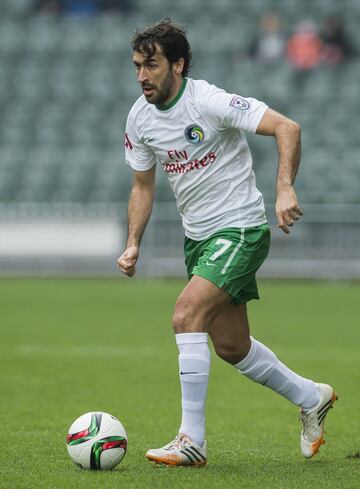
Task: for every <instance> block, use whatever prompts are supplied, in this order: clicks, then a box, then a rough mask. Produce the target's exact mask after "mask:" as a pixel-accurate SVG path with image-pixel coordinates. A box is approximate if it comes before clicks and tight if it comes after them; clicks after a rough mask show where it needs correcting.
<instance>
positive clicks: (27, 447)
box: [0, 279, 360, 489]
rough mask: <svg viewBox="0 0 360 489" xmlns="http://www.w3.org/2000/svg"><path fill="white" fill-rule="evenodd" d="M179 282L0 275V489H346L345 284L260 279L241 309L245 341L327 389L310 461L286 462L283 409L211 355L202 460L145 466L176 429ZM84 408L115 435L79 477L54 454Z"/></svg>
mask: <svg viewBox="0 0 360 489" xmlns="http://www.w3.org/2000/svg"><path fill="white" fill-rule="evenodd" d="M183 284H184V282H182V281H175V280H173V281H150V280H149V281H141V280H138V279H133V280H131V281H130V280H95V279H94V280H67V279H66V280H65V279H63V280H49V279H43V280H41V279H39V280H30V279H29V280H25V279H24V280H21V279H9V280H6V279H3V280H0V322H1V344H0V352H1V371H0V392H1V404H0V419H1V440H2V449H1V452H0V488H1V489H16V488H26V489H32V488H36V489H42V488H44V489H56V488H59V489H63V488H66V489H71V488H77V489H79V488H80V489H81V488H86V489H92V488H99V487H101V488H104V489H106V488H111V489H113V487H126V488H129V489H131V488H136V489H143V488H144V489H145V488H150V487H154V488H156V489H157V488H170V487H171V488H193V487H196V488H197V489H201V488H205V487H206V488H207V487H212V488H224V487H226V488H238V487H246V488H247V489H252V488H267V489H272V488H274V489H275V488H276V489H281V488H284V489H285V488H286V489H291V488H307V487H316V488H317V489H322V488H330V487H331V488H332V489H334V488H347V489H351V488H358V487H359V480H360V478H359V477H360V458H359V457H358V456H356V455H359V450H360V437H359V412H360V399H359V385H360V384H359V381H360V369H359V339H360V330H359V296H360V286H359V284H345V283H337V284H325V283H320V284H318V283H295V282H290V283H284V282H263V283H262V284H261V287H260V290H261V293H262V300H261V302H260V303H257V302H253V303H251V304H250V305H249V311H250V320H251V323H252V332H253V335H254V336H256V337H257V338H258V339H259V340H261V341H263V342H264V343H265V344H267V345H268V346H269V347H270V348H272V349H273V350H274V351H275V352H276V353H277V354H278V356H279V357H280V358H281V359H282V360H283V361H284V362H285V363H286V364H288V365H289V366H290V367H291V368H293V369H295V370H296V371H298V372H299V373H300V374H302V375H305V376H309V377H311V378H314V379H315V380H318V381H325V382H331V383H332V384H333V385H334V386H335V387H336V389H337V391H338V394H339V402H338V403H337V404H336V406H335V409H334V410H333V411H331V412H330V415H329V416H328V418H327V420H326V428H327V436H326V442H327V443H326V445H325V446H324V447H322V448H321V451H320V454H318V455H317V456H316V457H314V459H312V460H304V459H303V458H302V456H301V455H300V452H299V431H300V425H299V423H298V422H297V417H298V414H297V408H296V407H293V406H292V405H291V404H289V403H288V402H287V401H285V400H284V399H282V398H280V397H279V396H276V395H275V394H273V393H272V392H271V391H269V390H268V389H264V388H263V387H261V386H259V385H256V384H254V383H252V382H250V381H248V380H247V379H245V378H242V377H241V376H240V375H239V374H237V372H236V371H235V370H234V369H232V368H231V367H230V366H228V365H226V364H225V363H223V362H221V361H220V360H219V359H217V358H215V356H214V355H213V363H212V369H211V377H210V386H209V395H208V403H207V439H208V445H209V462H208V465H207V466H206V467H204V468H165V467H157V466H153V465H151V464H149V463H148V462H147V461H146V459H145V458H144V453H145V451H146V449H147V448H149V447H157V446H161V445H162V444H164V443H166V442H168V441H169V440H170V438H171V437H172V436H173V435H175V434H176V429H177V428H178V424H179V417H180V403H179V399H180V389H179V384H178V373H177V349H176V346H175V342H174V339H173V335H172V330H171V314H172V310H173V306H174V302H175V299H176V297H177V295H178V293H179V292H180V290H181V288H182V286H183ZM92 410H102V411H107V412H110V413H112V414H114V415H116V416H118V417H119V419H120V420H121V421H122V422H123V424H124V425H125V427H126V429H127V432H128V436H129V450H128V453H127V455H126V457H125V459H124V460H123V462H122V463H121V464H120V465H119V466H118V467H117V468H116V469H114V470H113V471H111V472H101V471H100V472H87V471H82V470H80V469H78V468H77V467H76V466H75V465H73V464H72V462H71V461H70V459H69V457H68V455H67V452H66V447H65V436H66V433H67V429H68V427H69V426H70V424H71V423H72V421H73V420H74V419H75V418H76V417H78V416H79V415H80V414H83V413H84V412H87V411H92Z"/></svg>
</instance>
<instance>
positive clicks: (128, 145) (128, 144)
mask: <svg viewBox="0 0 360 489" xmlns="http://www.w3.org/2000/svg"><path fill="white" fill-rule="evenodd" d="M125 148H126V149H130V151H132V150H133V149H134V145H133V144H132V142H131V141H130V138H129V136H128V134H127V133H125Z"/></svg>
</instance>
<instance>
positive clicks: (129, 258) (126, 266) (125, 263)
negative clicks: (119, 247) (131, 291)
mask: <svg viewBox="0 0 360 489" xmlns="http://www.w3.org/2000/svg"><path fill="white" fill-rule="evenodd" d="M138 257H139V248H138V247H137V246H129V247H128V248H126V250H125V251H124V253H123V254H122V255H121V256H119V258H118V260H117V264H118V267H119V268H120V270H121V271H122V272H123V273H125V275H127V276H128V277H132V276H133V275H134V274H135V272H136V268H135V265H136V262H137V259H138Z"/></svg>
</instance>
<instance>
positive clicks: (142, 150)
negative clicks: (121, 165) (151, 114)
mask: <svg viewBox="0 0 360 489" xmlns="http://www.w3.org/2000/svg"><path fill="white" fill-rule="evenodd" d="M125 163H126V164H128V165H129V166H131V168H133V169H134V170H137V171H146V170H150V168H152V167H153V166H154V165H155V164H156V156H155V155H154V153H153V151H152V149H151V148H150V147H149V146H147V145H146V144H144V142H143V141H142V138H141V136H139V129H138V128H137V127H136V124H135V121H134V117H133V115H132V114H131V112H130V114H129V116H128V119H127V122H126V129H125Z"/></svg>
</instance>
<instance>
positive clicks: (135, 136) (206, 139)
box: [125, 78, 267, 240]
mask: <svg viewBox="0 0 360 489" xmlns="http://www.w3.org/2000/svg"><path fill="white" fill-rule="evenodd" d="M266 109H267V105H266V104H264V103H263V102H260V101H258V100H256V99H254V98H243V97H240V96H238V95H235V94H229V93H227V92H225V91H224V90H221V89H219V88H217V87H215V86H214V85H210V84H209V83H207V82H206V81H203V80H192V79H191V78H186V79H185V80H184V82H183V84H182V87H181V90H180V91H179V94H178V95H177V97H176V98H175V100H174V101H173V102H171V103H170V104H169V105H167V106H163V107H157V106H155V105H154V104H149V103H148V102H147V101H146V98H145V97H144V95H142V96H141V97H140V98H139V99H138V100H137V101H136V102H135V104H134V105H133V107H132V109H131V110H130V113H129V116H128V120H127V124H126V134H125V148H126V150H125V155H126V156H125V158H126V163H127V164H129V165H130V166H131V167H132V168H133V169H134V170H137V171H145V170H148V169H150V168H151V167H152V166H153V165H155V164H156V163H158V165H161V167H162V170H163V171H164V172H165V173H166V174H167V176H168V179H169V182H170V185H171V187H172V189H173V191H174V194H175V197H176V203H177V208H178V211H179V213H180V215H181V217H182V221H183V226H184V229H185V234H186V236H188V237H189V238H192V239H194V240H202V239H205V238H207V237H209V236H210V235H212V234H213V233H215V232H216V231H218V230H219V229H223V228H226V227H250V226H257V225H260V224H264V223H265V222H266V216H265V208H264V203H263V198H262V195H261V193H260V192H259V191H258V190H257V188H256V183H255V175H254V172H253V170H252V158H251V154H250V150H249V147H248V144H247V141H246V138H245V135H244V133H243V130H246V131H250V132H253V133H255V131H256V129H257V127H258V125H259V122H260V120H261V119H262V117H263V115H264V113H265V111H266Z"/></svg>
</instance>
